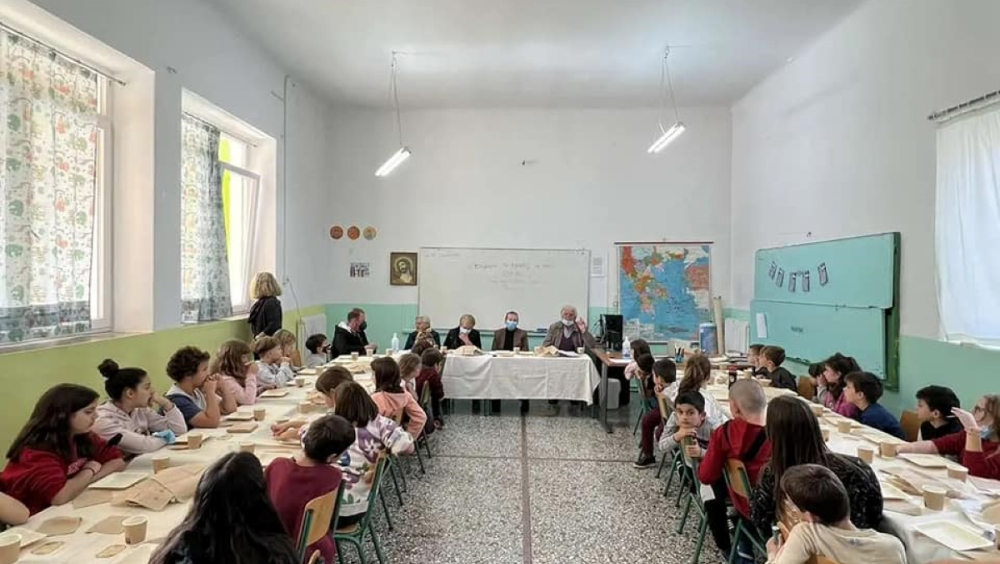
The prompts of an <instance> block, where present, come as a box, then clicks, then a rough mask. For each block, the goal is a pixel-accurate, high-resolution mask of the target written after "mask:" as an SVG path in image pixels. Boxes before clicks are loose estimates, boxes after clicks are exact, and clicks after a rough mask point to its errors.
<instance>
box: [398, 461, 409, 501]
mask: <svg viewBox="0 0 1000 564" xmlns="http://www.w3.org/2000/svg"><path fill="white" fill-rule="evenodd" d="M401 461H402V459H401V458H399V457H396V467H398V468H399V479H400V480H401V481H402V482H403V491H404V492H406V491H410V486H409V484H407V483H406V470H405V469H404V468H403V463H402V462H401ZM400 505H402V502H400Z"/></svg>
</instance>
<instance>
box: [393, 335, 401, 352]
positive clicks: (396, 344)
mask: <svg viewBox="0 0 1000 564" xmlns="http://www.w3.org/2000/svg"><path fill="white" fill-rule="evenodd" d="M392 350H394V351H398V350H399V335H398V334H396V333H393V334H392Z"/></svg>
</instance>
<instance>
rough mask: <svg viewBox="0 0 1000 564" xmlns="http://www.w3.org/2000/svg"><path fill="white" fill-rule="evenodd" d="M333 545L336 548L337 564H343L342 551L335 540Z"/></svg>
mask: <svg viewBox="0 0 1000 564" xmlns="http://www.w3.org/2000/svg"><path fill="white" fill-rule="evenodd" d="M333 545H334V546H336V547H337V564H344V549H343V548H342V547H341V546H340V542H339V541H336V540H335V541H333Z"/></svg>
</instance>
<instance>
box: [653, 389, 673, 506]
mask: <svg viewBox="0 0 1000 564" xmlns="http://www.w3.org/2000/svg"><path fill="white" fill-rule="evenodd" d="M656 402H657V403H658V404H659V405H660V419H661V421H662V423H663V431H662V432H663V433H666V432H667V421H669V420H670V414H671V413H673V409H672V408H671V405H670V400H668V399H667V398H665V397H662V396H660V395H657V396H656ZM675 456H676V454H675ZM666 462H667V455H666V454H664V455H663V456H661V457H660V465H659V467H657V468H656V477H657V479H659V477H660V473H661V472H663V465H664V464H666ZM674 462H676V460H674ZM673 472H674V469H673V468H671V478H673ZM667 487H668V488H669V487H670V480H667Z"/></svg>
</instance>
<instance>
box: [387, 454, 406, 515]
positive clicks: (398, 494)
mask: <svg viewBox="0 0 1000 564" xmlns="http://www.w3.org/2000/svg"><path fill="white" fill-rule="evenodd" d="M389 475H390V476H392V483H393V484H394V485H395V486H396V497H397V498H398V499H399V506H400V507H402V506H403V490H401V489H399V480H398V479H397V478H396V466H395V465H394V464H393V465H390V466H389Z"/></svg>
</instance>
